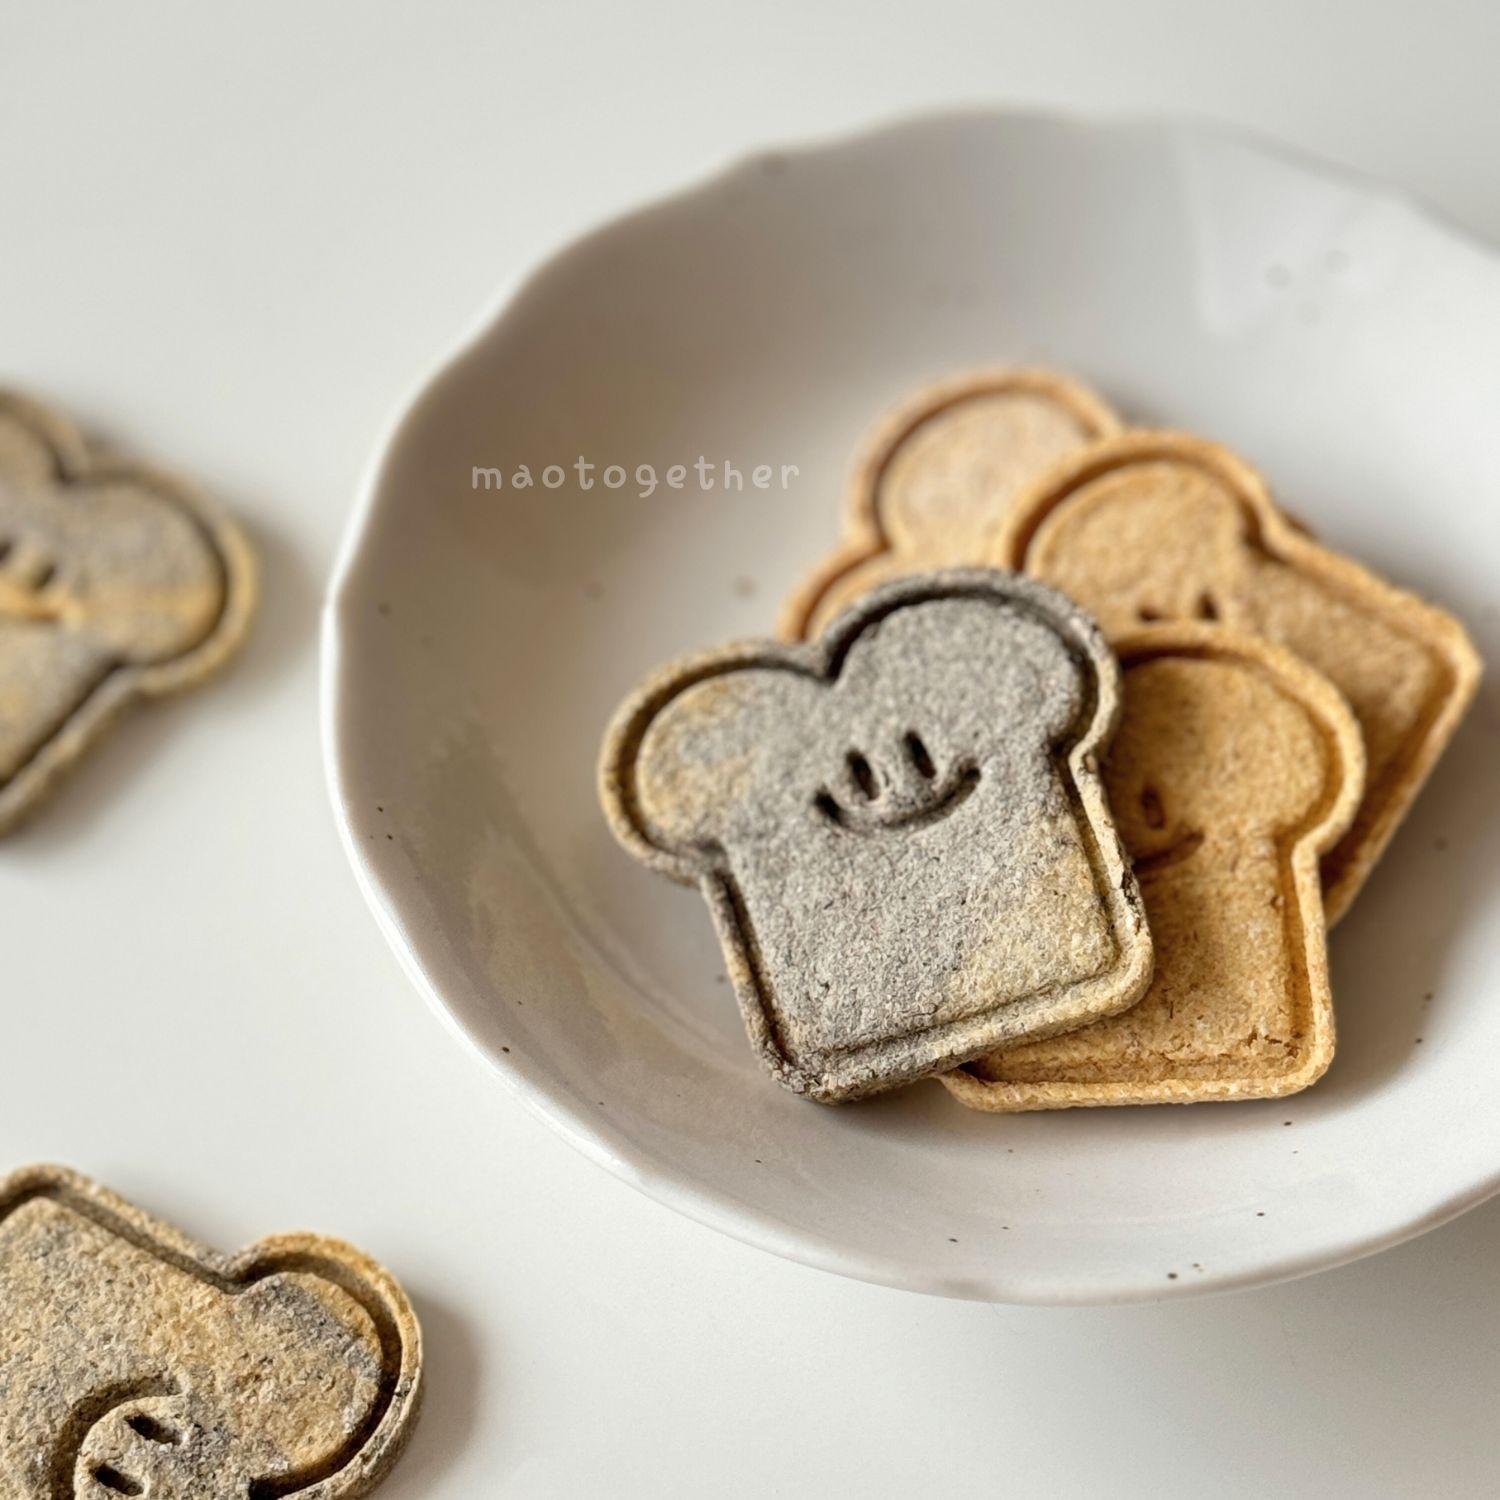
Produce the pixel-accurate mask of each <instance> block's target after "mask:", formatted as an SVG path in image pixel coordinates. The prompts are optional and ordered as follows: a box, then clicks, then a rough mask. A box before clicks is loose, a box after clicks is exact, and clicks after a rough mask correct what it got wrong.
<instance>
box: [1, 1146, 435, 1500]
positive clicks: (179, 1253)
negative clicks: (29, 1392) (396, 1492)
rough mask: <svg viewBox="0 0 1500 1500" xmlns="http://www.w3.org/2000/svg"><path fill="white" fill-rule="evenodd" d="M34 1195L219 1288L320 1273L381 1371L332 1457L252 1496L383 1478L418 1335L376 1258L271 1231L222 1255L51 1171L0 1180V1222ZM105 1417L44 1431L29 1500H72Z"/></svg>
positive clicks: (418, 1388)
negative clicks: (378, 1356) (38, 1484)
mask: <svg viewBox="0 0 1500 1500" xmlns="http://www.w3.org/2000/svg"><path fill="white" fill-rule="evenodd" d="M36 1198H50V1199H52V1200H54V1201H55V1202H57V1203H59V1204H61V1205H62V1206H64V1207H66V1208H68V1209H70V1210H71V1211H72V1212H74V1213H76V1214H78V1215H80V1216H81V1217H83V1218H85V1219H87V1220H89V1221H90V1222H91V1223H93V1224H95V1225H97V1226H98V1227H100V1228H101V1229H103V1230H105V1231H106V1232H107V1233H110V1234H113V1235H117V1236H119V1237H120V1238H121V1239H122V1240H125V1241H127V1242H128V1243H130V1244H131V1245H133V1246H135V1247H136V1248H137V1249H140V1250H144V1251H145V1252H147V1253H148V1254H151V1255H154V1256H156V1257H158V1258H159V1259H161V1260H162V1261H163V1262H164V1263H166V1264H167V1265H170V1266H172V1267H173V1268H175V1269H176V1270H178V1271H182V1272H186V1273H188V1274H190V1275H193V1276H197V1277H200V1278H201V1279H202V1280H203V1281H205V1282H207V1283H208V1284H210V1285H211V1286H213V1287H215V1288H217V1289H218V1290H220V1291H223V1292H227V1293H230V1294H234V1293H238V1292H243V1291H245V1290H247V1289H248V1288H250V1287H253V1286H255V1285H256V1284H257V1283H259V1282H261V1281H264V1280H265V1279H266V1278H267V1277H269V1276H275V1275H277V1274H279V1273H286V1272H293V1273H301V1274H304V1275H306V1274H310V1275H314V1276H319V1277H322V1278H323V1279H324V1280H326V1281H328V1282H330V1283H332V1284H333V1285H334V1286H337V1287H338V1288H339V1289H340V1290H341V1291H342V1292H344V1293H345V1294H346V1295H347V1296H349V1297H350V1298H352V1299H353V1300H354V1301H355V1302H357V1303H358V1304H359V1305H360V1307H362V1308H363V1309H364V1311H365V1312H366V1313H367V1314H368V1315H369V1318H370V1320H371V1322H372V1323H373V1324H374V1326H375V1329H376V1332H377V1334H378V1336H379V1338H380V1343H381V1353H382V1360H383V1365H384V1368H383V1371H382V1376H381V1381H380V1385H381V1390H380V1396H379V1398H378V1400H377V1402H376V1405H375V1406H374V1408H373V1409H372V1410H371V1412H370V1413H369V1414H368V1416H367V1417H366V1419H365V1421H364V1423H363V1425H362V1427H361V1428H360V1429H359V1430H357V1431H356V1432H355V1433H353V1434H352V1435H351V1437H350V1439H349V1442H348V1443H347V1444H346V1445H345V1447H344V1448H343V1449H341V1450H340V1451H339V1452H338V1453H337V1454H335V1455H334V1456H333V1457H332V1458H331V1459H329V1460H326V1461H324V1462H321V1463H319V1464H318V1465H317V1466H316V1467H315V1469H314V1470H313V1471H312V1472H309V1473H305V1474H288V1475H282V1476H279V1477H278V1478H277V1479H275V1480H274V1481H269V1482H262V1483H260V1484H258V1485H256V1486H255V1487H254V1488H253V1490H252V1491H251V1493H252V1494H253V1495H255V1496H264V1497H266V1500H269V1497H271V1496H283V1495H286V1496H290V1495H295V1496H297V1497H298V1500H355V1497H357V1496H360V1495H364V1494H367V1493H368V1492H369V1491H370V1490H371V1489H372V1488H373V1487H374V1486H375V1485H376V1484H378V1483H379V1481H380V1480H381V1479H383V1478H384V1477H385V1475H386V1473H387V1471H388V1470H389V1469H390V1466H391V1465H392V1464H393V1463H394V1462H395V1461H396V1459H397V1457H398V1456H399V1455H400V1452H401V1449H402V1447H403V1445H404V1444H405V1442H406V1440H407V1438H408V1437H409V1436H410V1433H411V1429H412V1424H413V1422H414V1421H415V1419H416V1416H417V1412H418V1408H419V1406H420V1403H421V1395H422V1379H421V1375H422V1334H421V1328H420V1326H419V1325H418V1323H417V1318H416V1314H415V1313H414V1312H413V1311H412V1308H411V1304H410V1303H409V1302H408V1301H407V1298H406V1294H405V1292H403V1291H402V1289H401V1286H400V1284H399V1283H398V1282H397V1281H396V1279H395V1277H394V1276H392V1275H391V1273H390V1272H389V1271H387V1270H386V1269H385V1268H384V1267H383V1266H382V1265H380V1264H379V1263H378V1262H377V1261H374V1260H372V1259H371V1258H370V1257H369V1256H367V1255H365V1254H363V1253H362V1252H361V1251H359V1250H356V1249H355V1248H354V1247H353V1246H352V1245H348V1244H345V1243H344V1242H343V1241H342V1240H336V1239H330V1238H328V1237H326V1236H323V1235H316V1234H280V1235H272V1236H270V1237H268V1238H266V1239H262V1240H257V1241H256V1242H255V1243H254V1244H252V1245H249V1246H247V1247H246V1248H245V1249H243V1250H241V1251H240V1252H239V1253H238V1254H236V1255H221V1254H220V1253H219V1252H218V1251H215V1250H211V1249H209V1248H208V1247H207V1246H205V1245H201V1244H199V1243H198V1242H197V1241H195V1240H192V1239H190V1238H188V1236H187V1235H185V1234H183V1233H182V1231H181V1230H179V1229H177V1228H175V1227H174V1226H173V1225H171V1224H168V1223H165V1222H164V1221H163V1220H161V1219H157V1218H155V1217H154V1216H153V1215H151V1214H148V1213H146V1212H145V1210H143V1209H140V1208H137V1207H136V1206H135V1205H134V1204H133V1203H129V1202H127V1201H126V1200H125V1199H123V1198H121V1197H119V1196H118V1195H117V1194H115V1193H113V1192H111V1191H110V1190H109V1189H108V1188H106V1187H103V1186H101V1185H100V1184H99V1183H97V1182H94V1181H93V1180H92V1179H90V1178H88V1177H85V1176H83V1175H82V1174H81V1173H78V1172H74V1171H72V1170H71V1169H69V1168H67V1167H59V1166H52V1165H38V1166H30V1167H21V1168H18V1169H17V1170H16V1171H14V1172H12V1173H10V1174H9V1175H8V1176H6V1177H4V1178H0V1223H3V1222H4V1221H5V1220H6V1219H8V1218H9V1217H10V1215H11V1214H13V1213H14V1212H16V1210H17V1209H19V1208H21V1207H22V1206H24V1205H25V1204H27V1203H29V1202H31V1201H32V1200H33V1199H36ZM145 1394H155V1393H154V1392H148V1391H130V1392H125V1393H121V1395H122V1397H123V1396H127V1395H128V1396H140V1395H145ZM106 1414H107V1413H106V1410H104V1409H101V1410H99V1411H97V1412H94V1411H85V1412H82V1413H79V1414H78V1420H77V1421H76V1422H75V1423H74V1424H73V1425H72V1427H71V1428H70V1430H69V1431H66V1432H63V1433H58V1434H47V1436H46V1440H47V1441H50V1442H52V1444H53V1450H52V1458H51V1461H50V1464H49V1468H48V1482H47V1486H48V1487H47V1489H46V1491H45V1493H39V1494H38V1495H36V1496H35V1497H34V1500H72V1497H73V1495H74V1493H75V1491H74V1473H75V1465H76V1461H77V1458H78V1454H79V1451H80V1450H81V1448H82V1445H83V1442H84V1440H85V1439H86V1437H87V1436H88V1434H89V1432H90V1431H91V1430H92V1428H93V1426H94V1425H95V1424H96V1423H97V1421H98V1420H99V1419H100V1418H101V1417H103V1416H104V1415H106ZM16 1500H22V1497H19V1496H18V1497H16ZM28 1500H31V1497H28ZM205 1500H207V1497H205Z"/></svg>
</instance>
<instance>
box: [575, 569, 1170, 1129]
mask: <svg viewBox="0 0 1500 1500" xmlns="http://www.w3.org/2000/svg"><path fill="white" fill-rule="evenodd" d="M1118 703H1119V680H1118V671H1117V668H1116V666H1115V663H1114V659H1113V657H1112V656H1111V655H1110V653H1109V651H1108V649H1107V648H1106V647H1105V645H1104V641H1103V638H1102V636H1101V635H1100V633H1099V631H1098V630H1097V628H1096V627H1095V626H1094V624H1093V622H1092V621H1091V620H1089V619H1088V617H1087V616H1086V615H1084V614H1083V613H1082V611H1080V610H1079V609H1078V608H1077V607H1076V606H1075V605H1073V604H1070V603H1069V602H1068V601H1067V600H1065V599H1063V598H1062V597H1061V596H1060V595H1058V594H1056V593H1054V592H1053V591H1052V590H1050V589H1047V588H1044V587H1042V586H1041V585H1040V584H1037V583H1034V582H1033V581H1031V580H1029V579H1022V578H1016V577H1013V576H1010V575H1007V574H1002V573H996V572H990V571H986V570H955V571H952V572H947V573H937V574H933V575H929V576H924V577H919V578H912V579H905V580H898V581H896V582H894V583H889V584H885V585H883V586H882V587H881V588H879V589H877V590H875V591H874V592H872V593H870V594H868V595H866V596H865V597H864V598H863V599H862V600H860V601H859V603H858V604H856V605H855V606H853V607H852V608H851V609H849V610H848V611H846V612H845V613H844V614H843V615H841V616H839V618H838V619H837V620H835V621H834V623H833V624H832V625H831V626H829V628H828V629H827V630H826V631H825V632H824V633H823V635H822V636H821V637H819V639H818V640H817V641H816V642H812V643H809V644H806V645H803V646H787V645H779V644H777V643H774V642H754V643H750V644H745V645H737V646H729V647H726V648H724V649H722V650H719V651H711V652H708V653H706V654H703V655H699V656H693V657H689V658H687V659H686V660H684V661H680V662H677V663H675V664H674V665H672V666H669V667H667V668H666V669H665V670H664V671H662V672H659V673H658V674H657V675H656V676H654V677H653V678H651V679H650V681H648V682H647V683H646V684H645V686H644V687H643V688H641V689H640V691H638V692H637V693H635V694H634V695H633V696H632V697H631V698H630V699H629V700H627V702H626V703H625V704H624V706H623V707H622V708H621V709H620V711H619V713H618V715H617V716H616V718H615V720H614V723H613V725H612V726H611V728H610V730H609V733H608V736H607V738H606V741H605V745H604V751H603V757H602V762H601V789H602V800H603V804H604V809H605V812H606V814H607V816H608V818H609V821H610V824H611V826H612V827H613V830H614V832H615V835H616V837H617V838H618V839H619V840H620V842H621V843H622V844H623V845H624V846H625V848H626V849H627V850H628V851H629V852H630V853H632V854H633V855H635V856H636V857H637V858H638V859H640V860H643V861H644V862H645V863H646V864H648V865H650V866H651V867H653V868H654V869H656V870H659V871H662V872H663V873H665V874H667V875H670V876H672V877H673V878H675V879H677V880H679V881H682V882H684V883H688V884H694V885H697V886H698V887H699V888H700V889H701V891H702V893H703V895H704V896H705V898H706V899H707V901H708V904H709V908H710V910H711V911H712V914H713V919H714V923H715V925H716V928H717V930H718V935H719V939H720V942H721V944H722V946H723V950H724V954H725V964H726V968H727V969H728V972H729V976H730V979H731V981H732V982H733V985H734V989H735V994H736V996H737V998H738V1000H739V1004H740V1009H741V1012H742V1014H743V1016H744V1020H745V1026H746V1029H747V1030H748V1032H749V1034H750V1039H751V1041H752V1043H753V1045H754V1046H755V1047H756V1048H757V1050H758V1051H759V1053H760V1055H761V1057H762V1059H763V1060H764V1062H765V1064H766V1066H767V1067H768V1068H769V1069H770V1071H771V1072H772V1073H773V1074H774V1075H775V1076H776V1077H777V1078H778V1079H779V1080H780V1081H781V1082H782V1083H783V1084H785V1085H786V1086H787V1087H788V1088H791V1089H792V1090H794V1091H796V1092H798V1093H803V1094H807V1095H810V1096H811V1097H813V1098H815V1099H819V1100H822V1101H825V1102H829V1101H836V1100H843V1099H852V1098H856V1097H858V1096H860V1095H862V1094H868V1093H873V1092H875V1091H877V1090H880V1089H885V1088H890V1087H892V1086H894V1085H896V1084H900V1083H905V1082H907V1081H909V1080H911V1079H914V1078H919V1077H921V1076H923V1075H925V1074H928V1073H932V1072H935V1071H937V1070H939V1069H942V1068H945V1067H950V1066H952V1065H953V1064H955V1063H957V1062H961V1061H965V1060H967V1059H968V1058H972V1057H976V1056H978V1055H979V1054H980V1053H983V1052H987V1051H990V1050H992V1049H993V1048H995V1047H996V1046H999V1045H1001V1044H1002V1043H1004V1042H1008V1041H1013V1040H1017V1039H1019V1038H1022V1037H1027V1036H1041V1035H1045V1034H1048V1033H1051V1032H1055V1031H1063V1030H1066V1029H1068V1028H1069V1027H1074V1026H1081V1025H1083V1024H1085V1023H1086V1022H1088V1021H1090V1020H1093V1019H1094V1018H1096V1017H1099V1016H1103V1015H1108V1014H1110V1013H1112V1012H1114V1011H1116V1010H1120V1009H1122V1008H1123V1007H1124V1006H1126V1005H1129V1004H1131V1003H1132V1002H1133V1001H1134V1000H1135V999H1136V998H1137V997H1138V996H1139V995H1140V994H1141V993H1142V992H1143V991H1144V989H1145V987H1146V984H1147V982H1148V981H1149V978H1150V972H1151V942H1150V937H1149V935H1148V933H1147V931H1146V926H1145V922H1144V920H1143V918H1142V914H1141V909H1140V900H1139V894H1138V892H1137V890H1136V887H1135V882H1134V880H1133V879H1132V877H1131V874H1130V870H1129V867H1128V865H1127V864H1126V862H1125V859H1124V854H1123V851H1122V849H1121V848H1120V846H1119V841H1118V839H1117V837H1116V835H1115V832H1114V828H1113V825H1112V824H1111V822H1110V818H1109V812H1108V809H1107V807H1106V804H1105V801H1104V797H1103V791H1102V787H1101V785H1100V781H1099V776H1098V771H1097V760H1096V757H1097V754H1098V752H1099V751H1100V749H1101V748H1102V747H1103V745H1104V744H1105V743H1106V741H1107V739H1108V736H1109V734H1110V731H1111V729H1112V726H1113V724H1114V721H1115V717H1116V713H1117V710H1118Z"/></svg>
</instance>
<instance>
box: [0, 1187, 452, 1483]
mask: <svg viewBox="0 0 1500 1500" xmlns="http://www.w3.org/2000/svg"><path fill="white" fill-rule="evenodd" d="M421 1362H422V1351H421V1335H420V1331H419V1330H418V1327H417V1320H416V1318H415V1316H414V1315H413V1313H412V1310H411V1307H410V1305H409V1304H408V1303H407V1300H406V1297H405V1295H404V1293H403V1292H402V1290H401V1288H400V1287H399V1286H398V1285H397V1283H396V1281H395V1279H394V1278H393V1277H392V1276H391V1274H390V1273H389V1272H388V1271H386V1270H384V1269H382V1268H381V1267H380V1266H378V1265H377V1264H376V1263H375V1262H374V1261H372V1260H370V1259H369V1258H368V1257H367V1256H364V1255H361V1254H360V1252H359V1251H357V1250H355V1249H353V1248H352V1247H351V1246H349V1245H345V1244H343V1243H341V1242H340V1241H338V1240H330V1239H324V1238H322V1237H320V1236H318V1235H306V1234H294V1235H280V1236H277V1237H276V1238H274V1239H268V1240H261V1241H260V1242H259V1243H258V1244H255V1245H252V1246H250V1248H249V1249H247V1250H243V1251H241V1252H240V1253H239V1254H238V1255H234V1256H224V1255H219V1254H218V1253H216V1252H215V1251H212V1250H208V1249H205V1248H204V1247H203V1246H202V1245H198V1244H195V1243H194V1242H193V1241H192V1240H189V1239H187V1238H186V1237H185V1236H184V1235H182V1234H180V1233H179V1232H178V1231H177V1230H176V1229H173V1228H172V1227H171V1226H170V1225H168V1224H163V1223H162V1222H161V1221H160V1220H157V1219H153V1218H152V1217H151V1216H150V1215H149V1214H146V1213H143V1212H142V1211H141V1210H140V1209H138V1208H135V1207H133V1206H132V1205H131V1204H129V1203H126V1202H124V1201H123V1200H122V1199H120V1198H117V1197H116V1196H115V1195H114V1194H113V1193H111V1192H108V1191H107V1190H106V1189H104V1188H102V1187H100V1186H98V1184H96V1183H93V1182H90V1181H89V1180H88V1179H87V1178H85V1177H80V1176H79V1175H78V1174H77V1173H74V1172H69V1171H67V1170H65V1169H63V1168H60V1167H27V1168H23V1169H22V1170H21V1171H18V1172H15V1173H13V1174H12V1175H11V1176H9V1177H7V1178H4V1179H0V1495H4V1496H5V1500H63V1497H65V1496H66V1497H77V1500H118V1497H119V1496H121V1495H143V1496H147V1497H150V1500H269V1497H271V1496H281V1495H288V1496H290V1495H295V1496H298V1497H299V1500H345V1497H350V1496H355V1495H363V1494H365V1493H366V1492H367V1491H368V1490H370V1489H371V1488H372V1487H373V1486H374V1485H375V1484H376V1483H377V1482H378V1481H379V1480H380V1479H381V1478H382V1477H383V1476H384V1474H385V1472H386V1470H387V1469H388V1468H389V1467H390V1465H391V1464H392V1463H393V1462H394V1461H395V1459H396V1456H397V1455H398V1453H399V1452H400V1450H401V1447H402V1444H403V1443H404V1442H405V1441H406V1438H407V1435H408V1433H409V1432H410V1430H411V1425H412V1422H413V1420H414V1419H415V1417H416V1412H417V1403H418V1397H419V1394H420V1389H421Z"/></svg>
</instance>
